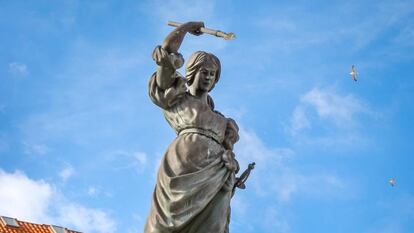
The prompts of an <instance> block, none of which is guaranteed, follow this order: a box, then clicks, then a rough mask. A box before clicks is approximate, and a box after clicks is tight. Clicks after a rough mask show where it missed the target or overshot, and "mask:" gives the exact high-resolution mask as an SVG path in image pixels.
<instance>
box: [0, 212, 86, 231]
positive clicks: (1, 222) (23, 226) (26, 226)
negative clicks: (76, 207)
mask: <svg viewBox="0 0 414 233" xmlns="http://www.w3.org/2000/svg"><path fill="white" fill-rule="evenodd" d="M13 220H14V221H13ZM13 222H14V223H17V225H18V226H17V227H16V226H13V224H12V223H13ZM63 229H65V230H64V231H63V232H65V233H81V232H79V231H73V230H69V229H66V228H63ZM0 233H56V232H55V231H54V230H53V228H52V226H51V225H47V224H36V223H30V222H24V221H20V220H17V219H13V218H10V217H4V216H0Z"/></svg>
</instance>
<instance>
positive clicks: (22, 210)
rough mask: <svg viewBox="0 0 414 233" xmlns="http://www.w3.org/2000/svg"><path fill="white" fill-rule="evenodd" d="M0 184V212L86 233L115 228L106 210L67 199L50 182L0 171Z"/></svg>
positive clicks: (20, 173)
mask: <svg viewBox="0 0 414 233" xmlns="http://www.w3.org/2000/svg"><path fill="white" fill-rule="evenodd" d="M0 184H1V185H0V200H2V201H1V205H0V213H1V214H2V215H6V216H10V217H13V218H17V219H20V220H24V221H31V222H36V223H44V224H54V225H59V226H64V227H68V228H72V229H74V230H80V231H83V232H90V233H112V232H115V231H116V222H115V221H114V220H113V219H112V218H110V215H109V214H108V213H106V212H105V211H103V210H99V209H92V208H88V207H85V206H83V205H81V204H79V203H75V202H71V201H69V200H67V199H66V197H65V196H63V195H62V194H61V193H60V192H59V191H58V190H56V189H55V186H54V185H52V184H50V183H47V182H45V181H43V180H33V179H30V178H29V177H27V176H26V175H25V174H24V173H22V172H19V171H16V172H14V173H7V172H5V171H3V170H0ZM28 194H30V195H28Z"/></svg>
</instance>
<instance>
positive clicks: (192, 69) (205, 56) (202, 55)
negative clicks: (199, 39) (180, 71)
mask: <svg viewBox="0 0 414 233" xmlns="http://www.w3.org/2000/svg"><path fill="white" fill-rule="evenodd" d="M208 63H210V64H212V65H214V66H215V67H216V68H217V72H216V78H215V81H214V84H213V86H212V87H211V89H213V88H214V85H215V84H216V83H217V82H218V81H219V79H220V71H221V64H220V60H219V59H218V58H217V57H216V56H214V55H213V54H211V53H207V52H204V51H197V52H195V53H193V54H192V55H191V57H190V59H189V60H188V62H187V65H186V67H185V70H186V73H185V79H186V81H187V84H188V85H191V84H192V83H193V81H194V77H195V75H196V73H197V71H198V70H199V69H200V68H201V67H202V66H204V65H206V64H208ZM211 89H210V90H211ZM210 90H209V91H210Z"/></svg>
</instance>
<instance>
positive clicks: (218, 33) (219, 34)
mask: <svg viewBox="0 0 414 233" xmlns="http://www.w3.org/2000/svg"><path fill="white" fill-rule="evenodd" d="M167 24H168V26H172V27H179V26H180V25H181V24H182V23H177V22H173V21H168V23H167ZM200 32H202V33H206V34H210V35H213V36H217V37H221V38H224V39H225V40H232V39H234V38H236V35H235V34H234V33H232V32H230V33H225V32H222V31H219V30H214V29H210V28H205V27H202V28H200Z"/></svg>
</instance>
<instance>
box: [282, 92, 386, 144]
mask: <svg viewBox="0 0 414 233" xmlns="http://www.w3.org/2000/svg"><path fill="white" fill-rule="evenodd" d="M363 116H369V117H371V118H376V117H378V116H379V114H377V113H376V112H374V111H372V110H371V109H370V107H369V105H368V104H366V103H365V102H363V101H362V100H360V99H358V98H357V97H355V96H353V95H352V94H346V95H341V94H338V93H337V91H336V90H335V89H329V88H326V89H320V88H314V89H312V90H310V91H308V92H307V93H305V94H304V95H303V96H302V97H301V98H300V101H299V103H298V104H297V105H296V107H295V108H294V110H293V112H292V115H291V118H290V122H289V123H288V124H287V125H286V131H287V133H288V134H289V135H290V136H292V137H293V139H294V140H295V143H312V144H313V143H316V144H321V145H325V146H332V145H354V146H357V145H365V144H369V138H366V137H363V136H362V135H361V132H360V130H359V128H360V127H361V125H362V124H361V123H362V121H361V120H362V118H361V117H363ZM310 129H312V130H310Z"/></svg>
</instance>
